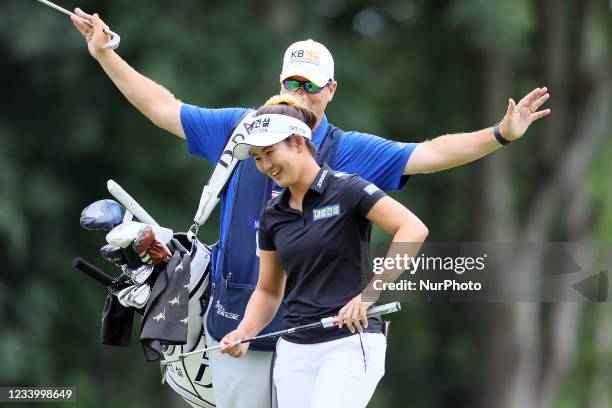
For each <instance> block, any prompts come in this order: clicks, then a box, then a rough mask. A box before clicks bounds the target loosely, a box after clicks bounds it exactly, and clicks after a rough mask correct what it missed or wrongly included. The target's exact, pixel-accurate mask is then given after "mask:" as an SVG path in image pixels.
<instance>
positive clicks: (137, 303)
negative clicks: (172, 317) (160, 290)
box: [117, 284, 151, 309]
mask: <svg viewBox="0 0 612 408" xmlns="http://www.w3.org/2000/svg"><path fill="white" fill-rule="evenodd" d="M150 296H151V287H150V286H149V285H148V284H144V285H132V286H128V287H127V288H125V289H123V290H122V291H121V292H119V293H117V299H119V303H121V304H122V305H123V306H125V307H134V308H136V309H141V308H143V307H144V306H145V305H146V304H147V301H148V300H149V297H150Z"/></svg>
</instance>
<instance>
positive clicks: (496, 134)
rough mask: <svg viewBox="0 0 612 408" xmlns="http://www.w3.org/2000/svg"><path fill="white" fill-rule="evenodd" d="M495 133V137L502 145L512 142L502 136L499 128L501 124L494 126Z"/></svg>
mask: <svg viewBox="0 0 612 408" xmlns="http://www.w3.org/2000/svg"><path fill="white" fill-rule="evenodd" d="M493 135H494V136H495V139H497V141H498V142H499V144H501V145H502V146H505V145H507V144H508V143H510V140H508V139H506V138H504V137H503V136H502V134H501V131H500V130H499V124H497V125H495V127H494V128H493Z"/></svg>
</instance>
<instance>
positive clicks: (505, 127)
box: [404, 88, 550, 175]
mask: <svg viewBox="0 0 612 408" xmlns="http://www.w3.org/2000/svg"><path fill="white" fill-rule="evenodd" d="M548 97H549V94H548V93H547V89H546V88H536V89H534V90H533V91H531V92H530V93H529V94H528V95H526V96H525V97H524V98H523V99H521V100H520V101H519V103H518V104H515V102H514V100H513V99H510V100H509V102H508V110H507V111H506V115H505V116H504V118H503V119H502V121H501V122H500V123H499V131H500V133H501V136H502V137H503V139H506V140H508V141H513V140H517V139H519V138H520V137H521V136H523V134H524V133H525V131H526V130H527V128H528V127H529V125H531V123H533V122H534V121H536V120H538V119H540V118H542V117H544V116H546V115H548V114H549V113H550V109H545V110H541V111H538V109H539V108H540V107H541V106H542V104H543V103H544V102H546V100H547V99H548ZM493 129H494V128H493V127H490V128H486V129H482V130H478V131H476V132H471V133H457V134H452V135H444V136H439V137H437V138H435V139H433V140H428V141H426V142H422V143H419V144H418V145H417V146H416V147H415V149H414V152H412V155H411V156H410V158H409V159H408V162H407V163H406V168H405V169H404V175H407V174H417V173H432V172H436V171H440V170H445V169H449V168H451V167H456V166H460V165H462V164H465V163H469V162H471V161H474V160H476V159H479V158H481V157H483V156H486V155H487V154H489V153H491V152H494V151H495V150H497V149H499V148H500V147H502V144H501V143H500V142H499V141H498V140H497V139H496V138H495V135H494V133H493Z"/></svg>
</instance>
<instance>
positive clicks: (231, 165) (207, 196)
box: [190, 110, 256, 235]
mask: <svg viewBox="0 0 612 408" xmlns="http://www.w3.org/2000/svg"><path fill="white" fill-rule="evenodd" d="M255 113H256V112H255V111H254V110H249V111H247V112H246V113H245V115H244V116H243V117H242V119H240V122H238V125H236V127H235V128H234V131H233V132H232V134H231V136H230V137H229V139H228V141H227V144H226V145H225V148H224V149H223V152H222V153H221V156H220V157H219V161H218V162H217V165H216V166H215V169H214V170H213V173H212V176H210V179H209V180H208V183H206V185H205V186H204V189H203V190H202V196H201V197H200V203H199V205H198V211H197V212H196V214H195V217H194V219H193V221H194V224H193V225H192V228H191V229H190V230H192V229H195V231H194V233H195V234H196V235H197V231H198V228H199V227H200V226H201V225H202V224H204V223H205V222H206V220H207V219H208V217H209V216H210V214H211V213H212V211H213V210H214V209H215V207H216V206H217V203H218V202H219V200H220V199H221V195H222V194H223V192H224V191H225V189H226V188H227V184H228V182H229V180H230V178H231V177H232V173H233V172H234V169H235V168H236V165H237V164H238V162H239V160H236V159H235V158H234V146H236V144H238V143H240V142H241V141H242V140H244V138H245V136H246V135H247V134H248V133H249V128H250V126H249V125H250V124H251V122H252V121H253V119H254V118H255Z"/></svg>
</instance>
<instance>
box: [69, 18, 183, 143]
mask: <svg viewBox="0 0 612 408" xmlns="http://www.w3.org/2000/svg"><path fill="white" fill-rule="evenodd" d="M75 13H76V14H77V15H78V16H79V17H82V18H85V19H87V20H90V21H91V22H92V25H93V27H89V26H88V25H86V24H85V23H83V22H81V21H80V20H79V19H77V18H76V17H71V19H72V23H73V24H74V25H75V27H76V28H77V29H78V30H79V32H80V33H81V34H82V35H83V37H85V40H86V41H87V48H88V49H89V53H90V54H91V56H92V57H94V58H95V59H96V60H97V61H98V63H100V65H101V66H102V69H104V71H105V72H106V74H107V75H108V76H109V77H110V79H111V80H112V81H113V83H114V84H115V85H116V86H117V88H119V90H120V91H121V93H122V94H123V95H124V96H125V97H126V98H127V99H128V101H130V103H131V104H132V105H134V106H135V107H136V109H138V110H139V111H140V112H142V113H143V114H144V115H145V116H146V117H147V118H149V120H151V121H152V122H153V123H154V124H155V125H157V126H159V127H160V128H162V129H165V130H167V131H168V132H170V133H173V134H175V135H176V136H178V137H181V138H183V139H185V133H184V131H183V127H182V125H181V104H182V103H181V101H180V100H178V99H176V98H175V97H174V95H172V93H170V91H168V90H167V89H166V88H164V87H163V86H161V85H159V84H157V83H155V82H153V81H151V80H150V79H149V78H147V77H145V76H143V75H141V74H140V73H138V72H137V71H136V70H135V69H134V68H132V67H131V66H130V65H129V64H128V63H127V62H125V61H124V60H123V59H121V57H120V56H119V55H118V54H117V53H115V51H113V50H110V49H105V48H103V45H104V44H105V43H106V42H107V41H108V36H107V35H106V34H105V33H104V32H103V29H104V28H108V26H107V25H106V24H104V22H103V21H102V20H100V18H99V17H98V15H97V14H93V15H90V14H87V13H85V12H83V11H82V10H81V9H78V8H77V9H76V10H75Z"/></svg>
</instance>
